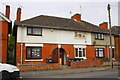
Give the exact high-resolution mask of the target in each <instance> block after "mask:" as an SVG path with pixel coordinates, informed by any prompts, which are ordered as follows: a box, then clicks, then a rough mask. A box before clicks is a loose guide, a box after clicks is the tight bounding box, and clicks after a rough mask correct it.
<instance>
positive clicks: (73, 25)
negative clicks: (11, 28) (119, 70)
mask: <svg viewBox="0 0 120 80" xmlns="http://www.w3.org/2000/svg"><path fill="white" fill-rule="evenodd" d="M15 26H16V30H17V33H16V64H17V65H19V64H46V63H47V59H48V58H52V63H60V64H61V65H67V64H69V59H70V58H83V59H88V60H93V59H94V58H109V49H110V47H109V45H110V41H109V39H108V38H109V35H108V30H107V29H104V28H106V27H107V24H106V23H103V24H100V26H101V27H99V26H96V25H94V24H91V23H88V22H86V21H83V20H81V15H80V14H75V15H74V16H72V17H71V19H67V18H60V17H54V16H45V15H40V16H36V17H33V18H30V19H27V20H24V21H20V22H17V23H16V24H15ZM112 39H113V40H114V37H112ZM113 42H114V41H113ZM113 45H114V43H113ZM113 48H114V47H113Z"/></svg>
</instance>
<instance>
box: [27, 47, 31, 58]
mask: <svg viewBox="0 0 120 80" xmlns="http://www.w3.org/2000/svg"><path fill="white" fill-rule="evenodd" d="M27 58H31V49H30V48H27Z"/></svg>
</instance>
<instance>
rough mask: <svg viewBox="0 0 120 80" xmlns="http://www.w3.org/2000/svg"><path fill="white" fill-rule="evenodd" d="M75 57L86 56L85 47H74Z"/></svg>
mask: <svg viewBox="0 0 120 80" xmlns="http://www.w3.org/2000/svg"><path fill="white" fill-rule="evenodd" d="M75 52H76V53H75V57H76V58H82V57H86V55H85V54H86V51H85V48H75Z"/></svg>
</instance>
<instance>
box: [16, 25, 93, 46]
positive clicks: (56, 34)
mask: <svg viewBox="0 0 120 80" xmlns="http://www.w3.org/2000/svg"><path fill="white" fill-rule="evenodd" d="M80 33H82V34H84V35H85V37H82V38H77V37H75V31H66V30H55V29H45V28H43V29H42V36H32V35H27V27H18V31H17V42H18V43H31V44H35V43H38V44H40V43H51V44H80V45H91V33H87V32H80Z"/></svg>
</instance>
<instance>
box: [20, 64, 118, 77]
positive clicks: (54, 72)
mask: <svg viewBox="0 0 120 80" xmlns="http://www.w3.org/2000/svg"><path fill="white" fill-rule="evenodd" d="M116 69H118V66H114V67H113V68H111V67H110V66H105V67H89V68H78V69H64V70H39V71H27V72H21V73H20V76H21V78H32V77H43V76H52V75H61V74H62V75H64V74H77V73H87V72H98V71H106V70H116Z"/></svg>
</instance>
